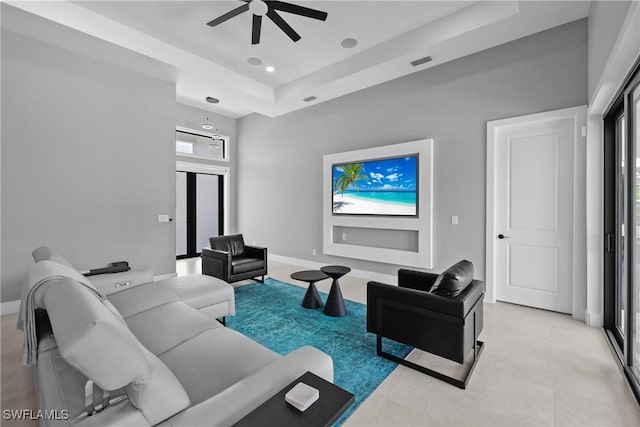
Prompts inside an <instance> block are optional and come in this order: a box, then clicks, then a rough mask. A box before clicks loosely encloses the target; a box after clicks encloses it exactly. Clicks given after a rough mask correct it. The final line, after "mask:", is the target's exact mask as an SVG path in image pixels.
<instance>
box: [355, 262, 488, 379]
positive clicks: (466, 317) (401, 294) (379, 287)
mask: <svg viewBox="0 0 640 427" xmlns="http://www.w3.org/2000/svg"><path fill="white" fill-rule="evenodd" d="M466 262H468V261H466ZM469 264H470V263H469ZM470 277H473V265H472V264H471V276H470ZM437 278H438V275H437V274H431V273H425V272H420V271H413V270H403V269H401V270H399V271H398V286H392V285H386V284H383V283H378V282H369V283H368V284H367V331H368V332H372V333H374V334H376V336H377V342H376V351H377V354H378V356H381V357H384V358H387V359H390V360H393V361H394V362H396V363H400V364H402V365H405V366H408V367H410V368H413V369H416V370H418V371H420V372H423V373H425V374H427V375H430V376H433V377H435V378H438V379H440V380H443V381H446V382H448V383H449V384H453V385H455V386H457V387H459V388H462V389H464V388H466V386H467V383H468V381H469V377H470V376H471V373H472V372H473V369H474V368H475V366H476V362H477V360H478V357H479V356H480V354H481V352H482V349H483V345H484V343H483V342H482V341H478V336H479V335H480V332H481V331H482V320H483V300H484V283H483V282H481V281H479V280H471V278H469V282H470V283H469V284H468V285H466V287H464V289H463V290H461V292H460V293H459V295H457V296H453V297H452V296H441V295H436V294H434V293H431V292H429V290H430V289H431V287H432V286H433V284H434V282H435V281H436V279H437ZM383 337H384V338H388V339H391V340H393V341H398V342H401V343H404V344H407V345H410V346H413V347H416V348H418V349H420V350H423V351H426V352H429V353H433V354H436V355H438V356H441V357H444V358H446V359H449V360H452V361H455V362H457V363H460V364H462V363H464V361H465V358H466V357H467V356H468V355H469V353H470V351H473V353H474V354H473V363H472V365H471V367H470V369H469V371H468V372H467V374H466V375H465V377H464V378H463V379H461V380H460V379H457V378H453V377H450V376H447V375H445V374H442V373H440V372H437V371H434V370H431V369H429V368H427V367H425V366H422V365H418V364H416V363H413V362H410V361H407V360H404V359H401V358H399V357H396V356H394V355H392V354H389V353H387V352H384V351H383V349H382V338H383Z"/></svg>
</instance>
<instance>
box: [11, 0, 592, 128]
mask: <svg viewBox="0 0 640 427" xmlns="http://www.w3.org/2000/svg"><path fill="white" fill-rule="evenodd" d="M291 2H293V3H296V4H300V5H303V6H306V7H310V8H314V9H319V10H322V11H325V12H327V13H328V18H327V20H326V21H325V22H323V21H318V20H314V19H309V18H305V17H300V16H297V15H293V14H290V13H285V12H280V14H281V16H282V17H283V18H284V19H285V20H286V21H287V23H289V24H290V25H291V26H292V27H293V28H294V29H295V30H296V31H297V32H298V33H299V34H300V36H301V37H302V38H301V40H300V41H298V42H297V43H294V42H293V41H292V40H290V39H289V38H288V37H287V36H286V35H285V34H284V33H283V32H282V31H281V30H280V29H279V28H278V27H276V26H275V24H273V23H272V22H271V21H270V20H269V19H268V18H267V17H264V18H263V23H262V36H261V42H260V44H259V45H252V44H251V19H252V15H251V13H250V12H249V11H247V12H244V13H242V14H240V15H238V16H236V17H234V18H231V19H230V20H228V21H226V22H224V23H222V24H220V25H218V26H216V27H209V26H207V25H206V23H207V22H209V21H211V20H212V19H214V18H216V17H218V16H220V15H222V14H224V13H226V12H228V11H230V10H232V9H234V8H236V7H238V6H241V5H242V4H243V3H242V2H240V1H237V0H236V1H163V0H159V1H73V2H69V1H54V2H50V1H7V2H6V3H8V4H11V5H13V6H16V7H18V8H20V9H23V10H25V11H27V12H30V13H33V14H35V15H39V16H41V17H43V18H46V19H49V20H52V21H54V22H58V23H60V24H63V25H65V26H67V27H71V28H73V29H76V30H79V31H82V32H85V33H88V34H90V35H92V36H94V37H97V38H100V39H103V40H106V41H109V42H111V43H114V44H116V45H120V46H122V47H125V48H127V49H130V50H132V51H135V52H138V53H141V54H143V55H145V56H148V57H151V58H154V59H157V60H159V61H161V62H164V63H166V64H169V65H171V66H172V67H174V68H175V79H176V90H177V94H176V97H177V100H178V101H179V102H182V103H184V104H188V105H191V106H194V107H198V108H202V109H205V110H209V111H213V112H216V113H219V114H223V115H227V116H230V117H234V118H237V117H241V116H244V115H246V114H250V113H253V112H257V113H261V114H264V115H267V116H272V117H274V116H277V115H280V114H285V113H288V112H291V111H295V110H298V109H300V108H304V107H307V106H309V105H313V104H317V103H319V102H323V101H326V100H328V99H332V98H335V97H338V96H342V95H345V94H347V93H350V92H353V91H356V90H360V89H364V88H366V87H369V86H372V85H375V84H379V83H382V82H385V81H388V80H391V79H394V78H397V77H401V76H403V75H406V74H410V73H413V72H416V71H421V70H424V69H427V68H429V67H432V66H435V65H437V64H441V63H443V62H447V61H451V60H453V59H456V58H460V57H462V56H465V55H469V54H471V53H475V52H478V51H481V50H484V49H488V48H490V47H493V46H496V45H499V44H502V43H506V42H509V41H511V40H515V39H517V38H521V37H524V36H527V35H530V34H533V33H536V32H539V31H543V30H546V29H549V28H552V27H555V26H558V25H562V24H564V23H567V22H571V21H574V20H576V19H580V18H584V17H586V16H587V15H588V12H589V6H590V2H589V1H566V2H564V1H533V2H521V1H508V0H507V1H492V2H487V1H301V0H292V1H291ZM345 38H354V39H356V40H358V45H357V46H356V47H354V48H351V49H345V48H343V47H342V46H341V44H340V43H341V41H342V40H344V39H345ZM427 55H429V56H431V57H432V58H433V61H431V62H428V63H426V64H424V65H421V66H418V67H413V66H412V65H410V62H411V61H413V60H415V59H419V58H422V57H424V56H427ZM250 57H256V58H260V59H261V60H262V61H263V63H262V65H260V66H254V65H250V64H249V63H248V62H247V59H248V58H250ZM105 59H107V60H108V59H109V58H105ZM266 65H271V66H273V67H275V69H276V71H275V72H273V73H267V72H266V71H265V66H266ZM207 96H212V97H215V98H219V99H220V103H219V104H215V105H214V104H209V103H207V102H206V101H205V98H206V97H207ZM309 96H315V97H317V99H316V100H315V101H312V102H310V103H307V102H304V101H303V98H306V97H309Z"/></svg>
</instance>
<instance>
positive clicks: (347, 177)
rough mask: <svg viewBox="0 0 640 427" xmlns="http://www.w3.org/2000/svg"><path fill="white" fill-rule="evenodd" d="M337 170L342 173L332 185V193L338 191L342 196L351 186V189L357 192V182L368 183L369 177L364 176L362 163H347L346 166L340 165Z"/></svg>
mask: <svg viewBox="0 0 640 427" xmlns="http://www.w3.org/2000/svg"><path fill="white" fill-rule="evenodd" d="M338 170H339V171H340V172H342V175H340V176H339V177H338V178H336V182H335V185H334V191H335V192H336V193H337V192H338V191H339V192H340V194H341V195H342V196H344V190H346V189H347V188H348V187H349V186H350V185H352V184H353V188H354V189H355V190H356V191H358V181H368V180H369V177H368V176H367V175H365V174H364V173H363V172H364V166H362V163H349V164H348V165H342V166H340V167H338Z"/></svg>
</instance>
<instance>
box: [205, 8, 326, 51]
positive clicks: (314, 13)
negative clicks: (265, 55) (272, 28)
mask: <svg viewBox="0 0 640 427" xmlns="http://www.w3.org/2000/svg"><path fill="white" fill-rule="evenodd" d="M240 1H243V2H245V4H243V5H242V6H240V7H237V8H235V9H233V10H232V11H230V12H227V13H225V14H224V15H222V16H219V17H217V18H216V19H214V20H213V21H210V22H208V23H207V25H209V26H210V27H215V26H216V25H219V24H221V23H223V22H225V21H227V20H229V19H231V18H233V17H234V16H237V15H240V14H241V13H242V12H246V11H247V10H248V11H250V12H251V13H252V14H253V25H252V29H251V44H259V43H260V28H261V27H262V17H263V16H264V15H267V18H269V19H271V20H272V21H273V23H274V24H276V25H277V26H278V27H279V28H280V29H281V30H282V31H284V32H285V34H286V35H287V36H289V38H290V39H291V40H293V41H294V42H297V41H298V40H300V34H298V33H297V32H296V31H295V30H294V29H293V28H292V27H291V25H289V24H287V22H286V21H285V20H284V19H283V18H282V16H280V14H279V13H278V11H281V12H288V13H293V14H295V15H300V16H304V17H307V18H312V19H318V20H320V21H325V20H326V19H327V12H322V11H320V10H316V9H311V8H308V7H304V6H299V5H297V4H293V3H287V2H284V1H276V0H264V1H263V0H240Z"/></svg>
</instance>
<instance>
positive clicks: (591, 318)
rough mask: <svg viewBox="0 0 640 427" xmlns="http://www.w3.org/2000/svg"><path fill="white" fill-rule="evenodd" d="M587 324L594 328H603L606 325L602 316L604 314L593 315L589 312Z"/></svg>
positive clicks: (587, 313)
mask: <svg viewBox="0 0 640 427" xmlns="http://www.w3.org/2000/svg"><path fill="white" fill-rule="evenodd" d="M585 322H586V323H587V325H589V326H592V327H594V328H601V327H602V325H603V324H604V318H603V316H602V313H592V312H589V311H587V312H586V320H585Z"/></svg>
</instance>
